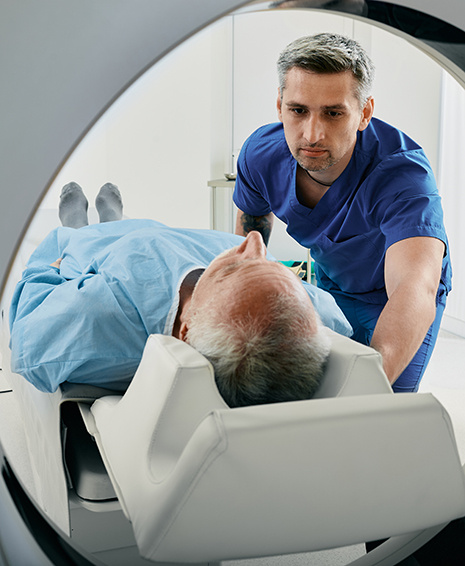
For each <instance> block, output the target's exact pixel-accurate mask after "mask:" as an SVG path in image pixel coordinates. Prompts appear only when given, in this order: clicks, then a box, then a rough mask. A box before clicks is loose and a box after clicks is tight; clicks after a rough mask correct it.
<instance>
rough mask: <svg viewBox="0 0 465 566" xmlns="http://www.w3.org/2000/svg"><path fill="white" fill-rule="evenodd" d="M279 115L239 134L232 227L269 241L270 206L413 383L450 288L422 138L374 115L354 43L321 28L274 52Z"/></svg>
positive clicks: (396, 385)
mask: <svg viewBox="0 0 465 566" xmlns="http://www.w3.org/2000/svg"><path fill="white" fill-rule="evenodd" d="M278 74H279V96H278V103H277V107H278V116H279V119H280V122H279V123H275V124H270V125H266V126H263V127H261V128H259V129H258V130H257V131H256V132H254V133H253V134H252V135H251V136H250V137H249V139H248V140H247V141H246V142H245V143H244V146H243V148H242V150H241V154H240V156H239V161H238V174H237V181H236V188H235V192H234V202H235V203H236V205H237V207H238V208H239V212H238V217H237V225H236V233H237V234H241V235H245V234H247V233H248V232H249V231H251V230H259V231H260V232H261V233H262V235H263V237H264V239H265V241H267V240H268V238H269V235H270V231H271V228H272V222H273V213H274V214H275V215H276V216H277V217H278V218H280V219H281V220H283V221H284V222H285V223H286V224H287V231H288V232H289V234H290V235H291V236H292V237H294V238H295V239H296V240H297V241H298V242H299V243H300V244H301V245H303V246H305V247H307V248H310V250H311V254H312V257H313V259H314V260H315V271H316V276H317V281H318V285H319V286H320V287H322V288H323V289H326V290H328V291H329V292H330V293H331V294H332V295H333V296H334V298H335V299H336V301H337V303H338V305H339V306H340V307H341V309H342V310H343V312H344V314H345V315H346V317H347V318H348V319H349V322H350V323H351V325H352V327H353V328H354V335H353V338H354V339H355V340H357V341H359V342H362V343H366V344H370V345H371V346H372V347H374V348H376V349H377V350H378V351H379V352H380V353H381V354H382V356H383V364H384V369H385V371H386V374H387V376H388V378H389V380H390V382H391V383H392V384H393V389H394V391H396V392H402V391H416V390H417V389H418V385H419V383H420V380H421V377H422V375H423V372H424V370H425V368H426V365H427V363H428V361H429V358H430V356H431V353H432V350H433V347H434V344H435V341H436V337H437V334H438V331H439V325H440V321H441V318H442V314H443V311H444V307H445V301H446V295H447V294H448V292H449V291H450V288H451V268H450V261H449V253H448V243H447V236H446V232H445V229H444V224H443V213H442V208H441V200H440V197H439V195H438V191H437V188H436V183H435V180H434V175H433V172H432V170H431V166H430V164H429V162H428V160H427V158H426V156H425V154H424V152H423V150H422V149H421V147H420V146H418V144H416V143H415V142H414V141H413V140H411V139H410V138H409V137H407V136H406V135H405V134H403V133H402V132H400V131H399V130H397V129H396V128H394V127H392V126H390V125H388V124H386V123H384V122H382V121H380V120H378V119H376V118H373V109H374V102H373V98H372V96H371V95H370V93H371V84H372V80H373V74H374V68H373V64H372V62H371V61H370V59H369V57H368V56H367V54H366V53H365V51H364V50H363V49H362V48H361V46H360V45H359V44H358V43H357V42H355V41H353V40H351V39H349V38H346V37H343V36H340V35H337V34H329V33H322V34H318V35H316V36H312V37H304V38H301V39H298V40H296V41H294V42H293V43H291V44H290V45H289V46H288V47H287V48H286V49H285V50H284V51H283V52H282V54H281V55H280V57H279V60H278Z"/></svg>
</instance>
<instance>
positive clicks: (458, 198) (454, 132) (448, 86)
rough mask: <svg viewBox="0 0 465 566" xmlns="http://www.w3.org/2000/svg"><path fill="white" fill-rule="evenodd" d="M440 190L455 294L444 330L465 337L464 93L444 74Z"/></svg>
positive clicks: (449, 304) (445, 316) (445, 317)
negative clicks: (464, 217)
mask: <svg viewBox="0 0 465 566" xmlns="http://www.w3.org/2000/svg"><path fill="white" fill-rule="evenodd" d="M442 99H443V104H442V116H441V117H442V120H441V147H442V151H441V155H440V163H439V165H440V166H439V187H440V192H441V195H442V197H443V207H444V217H445V222H446V228H447V232H448V238H449V248H450V253H451V259H452V271H453V277H452V292H451V294H450V295H449V298H448V300H447V306H446V311H445V314H444V319H443V325H442V326H443V328H445V329H446V330H449V331H450V332H454V333H456V334H459V335H460V336H465V262H464V261H463V260H464V258H465V222H464V219H463V216H464V211H465V190H464V188H465V160H464V147H465V91H464V89H463V88H462V87H461V86H460V85H459V84H458V83H457V82H456V81H455V79H453V78H452V77H451V76H450V75H448V74H447V73H446V72H444V73H443V92H442Z"/></svg>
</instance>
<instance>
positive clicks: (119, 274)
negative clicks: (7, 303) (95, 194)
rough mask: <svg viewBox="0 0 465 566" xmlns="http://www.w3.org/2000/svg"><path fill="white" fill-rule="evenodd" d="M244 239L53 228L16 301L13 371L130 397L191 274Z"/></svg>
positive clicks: (318, 293) (48, 385)
mask: <svg viewBox="0 0 465 566" xmlns="http://www.w3.org/2000/svg"><path fill="white" fill-rule="evenodd" d="M243 240H244V238H242V237H241V236H235V235H233V234H227V233H224V232H216V231H212V230H189V229H179V228H170V227H168V226H165V225H163V224H161V223H159V222H155V221H152V220H123V221H120V222H107V223H104V224H95V225H92V226H86V227H84V228H80V229H79V230H75V229H72V228H58V229H56V230H54V231H53V232H51V233H50V234H49V236H48V237H47V238H46V239H45V240H44V241H43V242H42V244H40V246H39V247H38V248H37V250H36V251H35V252H34V254H33V255H32V256H31V258H30V260H29V262H28V266H27V269H26V270H25V271H24V273H23V277H22V279H21V281H20V282H19V283H18V285H17V287H16V289H15V293H14V296H13V299H12V303H11V307H10V330H11V339H10V347H11V354H12V355H11V362H12V370H13V371H14V372H16V373H19V374H21V375H23V376H24V377H25V378H26V379H27V380H28V381H30V382H31V383H32V384H33V385H35V386H36V387H37V388H38V389H40V390H41V391H49V392H53V391H55V390H56V389H57V387H58V386H59V384H60V383H62V382H64V381H70V382H74V383H89V384H92V385H99V386H101V387H107V388H109V389H116V390H125V389H126V387H127V386H128V384H129V382H130V381H131V378H132V376H133V375H134V373H135V371H136V369H137V366H138V364H139V362H140V359H141V356H142V352H143V349H144V346H145V342H146V340H147V337H148V336H149V335H150V334H155V333H158V334H171V332H172V328H173V324H174V319H175V316H176V313H177V309H178V306H179V287H180V285H181V283H182V281H183V279H184V278H185V276H186V275H187V274H188V273H189V272H190V271H192V270H193V269H197V268H199V267H202V268H203V267H207V266H208V264H209V263H210V262H211V261H212V260H213V259H214V258H215V257H216V256H217V255H218V254H220V253H221V252H223V251H225V250H227V249H230V248H232V247H234V246H237V245H238V244H240V243H241V242H243ZM60 257H62V258H63V261H62V262H61V265H60V269H57V268H55V267H50V264H51V263H53V262H55V261H56V260H57V259H58V258H60ZM270 259H271V258H270ZM305 287H306V289H307V292H308V294H309V296H310V298H311V299H312V301H313V304H314V306H315V309H316V310H317V312H318V313H319V314H320V317H321V319H322V321H323V323H324V324H326V325H327V326H329V327H330V328H332V329H333V330H336V331H338V332H341V333H343V334H346V335H350V334H351V333H352V329H351V327H350V325H349V324H348V323H347V320H346V318H345V317H344V315H343V314H342V311H341V310H340V309H339V307H338V306H337V305H336V303H335V301H334V299H333V297H331V295H330V294H329V293H325V292H324V291H322V290H319V289H316V287H314V286H313V285H307V286H305Z"/></svg>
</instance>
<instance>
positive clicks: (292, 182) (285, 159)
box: [233, 118, 451, 305]
mask: <svg viewBox="0 0 465 566" xmlns="http://www.w3.org/2000/svg"><path fill="white" fill-rule="evenodd" d="M296 172H297V162H296V160H295V159H294V157H293V156H292V154H291V153H290V151H289V148H288V145H287V143H286V139H285V137H284V130H283V125H282V124H281V123H275V124H269V125H266V126H263V127H261V128H259V129H258V130H257V131H256V132H254V133H253V134H252V135H251V136H250V137H249V139H248V140H247V141H246V142H245V143H244V146H243V148H242V150H241V153H240V156H239V160H238V175H237V180H236V186H235V191H234V197H233V198H234V202H235V204H236V205H237V207H238V208H239V209H240V210H242V211H243V212H245V213H247V214H251V215H254V216H261V215H265V214H268V213H269V212H273V213H274V214H275V215H276V216H277V217H278V218H280V219H281V220H282V221H283V222H285V223H286V224H287V231H288V233H289V234H290V235H291V236H292V237H293V238H294V239H295V240H297V241H298V242H299V243H300V244H301V245H302V246H304V247H306V248H310V250H311V254H312V257H313V259H314V260H315V273H316V277H317V281H318V285H319V286H320V287H322V288H324V289H326V290H328V291H330V292H331V293H333V294H335V295H337V294H343V295H345V296H349V297H353V298H355V299H358V300H362V301H364V302H367V303H373V304H380V305H382V304H385V303H386V301H387V295H386V290H385V285H384V257H385V253H386V250H387V249H388V248H389V247H390V246H391V245H392V244H394V243H395V242H397V241H400V240H403V239H406V238H411V237H415V236H430V237H434V238H438V239H440V240H442V241H443V242H444V243H445V244H446V255H445V257H444V260H443V270H442V277H441V284H440V292H441V293H444V292H445V293H448V292H449V290H450V288H451V267H450V260H449V250H448V242H447V236H446V232H445V229H444V224H443V212H442V206H441V198H440V196H439V194H438V191H437V187H436V182H435V179H434V175H433V172H432V170H431V166H430V164H429V162H428V160H427V158H426V156H425V154H424V152H423V150H422V149H421V147H420V146H418V145H417V144H416V143H415V142H414V141H413V140H411V139H410V138H409V137H408V136H406V135H405V134H403V133H402V132H401V131H399V130H397V129H396V128H394V127H392V126H390V125H389V124H386V123H385V122H382V121H381V120H378V119H376V118H373V119H372V120H371V122H370V124H369V125H368V127H367V128H366V129H365V130H364V131H362V132H358V135H357V142H356V146H355V149H354V152H353V155H352V158H351V160H350V162H349V164H348V166H347V167H346V169H345V170H344V171H343V173H342V174H341V175H340V177H339V178H338V179H337V180H336V181H335V182H334V183H333V185H332V186H331V187H330V189H329V190H328V191H326V193H325V194H324V196H323V197H322V199H321V200H320V201H319V203H318V204H317V205H316V206H315V208H313V209H310V208H308V207H306V206H303V205H302V204H300V202H299V201H298V199H297V195H296Z"/></svg>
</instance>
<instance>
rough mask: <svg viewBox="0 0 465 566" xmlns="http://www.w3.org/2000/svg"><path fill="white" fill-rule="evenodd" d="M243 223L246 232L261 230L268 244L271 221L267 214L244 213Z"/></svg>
mask: <svg viewBox="0 0 465 566" xmlns="http://www.w3.org/2000/svg"><path fill="white" fill-rule="evenodd" d="M241 225H242V230H243V231H244V234H248V233H249V232H252V231H253V230H256V231H257V232H260V234H261V235H262V238H263V241H264V242H265V246H267V245H268V241H269V239H270V234H271V223H270V221H269V219H268V217H266V216H252V215H251V214H245V213H244V214H243V215H242V216H241Z"/></svg>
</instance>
